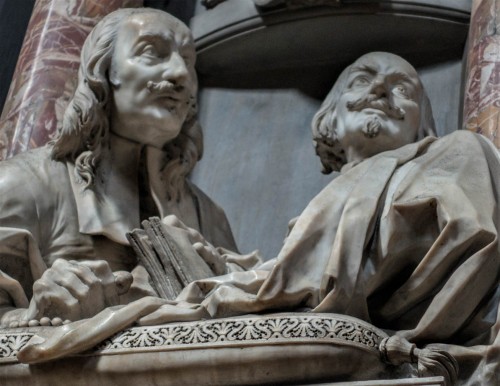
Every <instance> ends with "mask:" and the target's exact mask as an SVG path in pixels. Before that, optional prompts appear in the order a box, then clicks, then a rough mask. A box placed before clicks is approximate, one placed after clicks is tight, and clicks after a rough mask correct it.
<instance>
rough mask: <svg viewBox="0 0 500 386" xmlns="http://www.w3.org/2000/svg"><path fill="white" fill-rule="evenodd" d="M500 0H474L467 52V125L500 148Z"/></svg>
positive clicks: (465, 99)
mask: <svg viewBox="0 0 500 386" xmlns="http://www.w3.org/2000/svg"><path fill="white" fill-rule="evenodd" d="M499 24H500V1H498V0H474V1H473V5H472V14H471V23H470V30H469V42H468V51H467V52H466V65H467V67H466V83H465V91H464V120H463V122H464V128H466V129H468V130H472V131H474V132H476V133H480V134H483V135H484V136H486V137H487V138H489V139H490V140H491V141H493V143H494V144H495V145H496V146H497V147H498V148H500V33H499V32H498V26H499Z"/></svg>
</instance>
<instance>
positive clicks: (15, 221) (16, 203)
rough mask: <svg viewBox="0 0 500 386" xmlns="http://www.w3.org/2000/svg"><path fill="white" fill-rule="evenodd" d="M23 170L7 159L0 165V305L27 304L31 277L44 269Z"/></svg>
mask: <svg viewBox="0 0 500 386" xmlns="http://www.w3.org/2000/svg"><path fill="white" fill-rule="evenodd" d="M24 174H25V173H24V172H23V170H22V169H21V168H18V167H17V166H16V165H12V164H9V163H8V162H6V163H5V164H2V165H1V168H0V197H2V199H1V200H0V305H2V306H14V307H18V308H19V307H23V308H24V307H26V306H27V303H28V299H29V298H30V297H31V295H32V286H33V282H34V280H36V279H37V278H38V277H40V275H41V274H42V273H43V271H44V270H45V269H46V265H45V263H44V261H43V259H42V256H41V252H40V248H39V245H38V242H37V233H38V232H39V229H40V224H39V221H38V216H39V213H38V212H39V211H38V209H37V205H36V202H35V200H34V194H35V192H33V186H32V185H31V184H30V182H28V179H26V178H24Z"/></svg>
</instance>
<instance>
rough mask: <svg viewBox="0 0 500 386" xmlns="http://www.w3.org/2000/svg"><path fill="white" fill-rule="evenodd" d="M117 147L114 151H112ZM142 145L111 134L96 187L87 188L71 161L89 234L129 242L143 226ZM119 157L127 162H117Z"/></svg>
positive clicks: (81, 222)
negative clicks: (139, 180)
mask: <svg viewBox="0 0 500 386" xmlns="http://www.w3.org/2000/svg"><path fill="white" fill-rule="evenodd" d="M111 147H113V151H111ZM140 151H141V146H140V145H139V144H138V143H135V142H131V141H128V140H126V139H123V138H120V137H117V136H114V135H110V138H109V147H107V148H106V149H104V151H103V154H102V158H101V160H100V162H99V167H98V168H97V172H96V176H95V183H94V185H93V186H92V188H89V189H84V187H83V184H82V183H81V182H79V181H78V177H77V175H76V174H75V165H74V164H72V163H68V164H67V166H68V173H69V177H70V181H71V186H72V189H73V193H74V197H75V201H76V208H77V212H78V221H79V227H80V228H79V230H80V232H81V233H84V234H89V235H104V236H106V237H108V238H109V239H111V240H113V241H115V242H117V243H120V244H125V245H127V244H128V241H127V238H126V236H125V235H126V233H127V232H129V231H131V230H132V229H134V228H139V227H140V219H139V189H138V184H137V180H138V172H139V157H140ZM118 159H121V160H126V162H117V160H118Z"/></svg>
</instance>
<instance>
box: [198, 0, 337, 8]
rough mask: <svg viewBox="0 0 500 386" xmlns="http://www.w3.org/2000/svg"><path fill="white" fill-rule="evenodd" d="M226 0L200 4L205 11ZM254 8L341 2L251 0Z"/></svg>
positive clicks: (323, 0) (328, 0)
mask: <svg viewBox="0 0 500 386" xmlns="http://www.w3.org/2000/svg"><path fill="white" fill-rule="evenodd" d="M224 1H226V0H202V1H201V3H202V4H203V5H204V6H205V8H207V9H212V8H215V7H216V6H217V5H219V4H220V3H223V2H224ZM253 2H254V3H255V5H256V6H258V7H262V8H266V7H276V6H279V5H285V6H287V7H288V8H302V7H314V6H320V5H330V6H331V5H333V6H336V5H340V3H341V2H342V0H253Z"/></svg>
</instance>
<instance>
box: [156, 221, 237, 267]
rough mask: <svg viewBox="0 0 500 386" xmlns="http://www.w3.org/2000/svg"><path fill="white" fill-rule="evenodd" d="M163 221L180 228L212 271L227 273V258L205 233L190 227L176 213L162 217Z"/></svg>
mask: <svg viewBox="0 0 500 386" xmlns="http://www.w3.org/2000/svg"><path fill="white" fill-rule="evenodd" d="M162 222H163V223H164V224H165V225H167V226H171V227H175V228H177V229H180V230H181V231H182V233H183V234H184V237H186V238H187V239H188V240H189V242H190V244H191V245H192V246H193V248H194V250H195V251H196V253H198V255H200V257H201V258H202V259H203V260H205V262H206V263H207V264H208V265H209V267H210V268H211V269H212V271H213V272H214V273H215V274H216V275H223V274H225V273H226V271H227V269H226V259H225V257H224V256H223V255H222V254H221V253H219V250H218V249H217V248H215V247H214V246H213V245H212V244H210V243H209V242H208V241H207V240H206V239H205V238H204V237H203V235H202V234H201V233H200V232H198V231H197V230H196V229H193V228H189V227H188V226H186V225H185V224H184V223H183V222H182V221H181V220H179V218H178V217H177V216H175V215H169V216H166V217H165V218H163V219H162Z"/></svg>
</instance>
